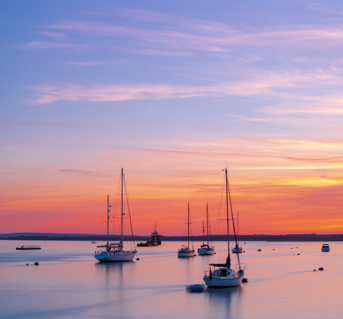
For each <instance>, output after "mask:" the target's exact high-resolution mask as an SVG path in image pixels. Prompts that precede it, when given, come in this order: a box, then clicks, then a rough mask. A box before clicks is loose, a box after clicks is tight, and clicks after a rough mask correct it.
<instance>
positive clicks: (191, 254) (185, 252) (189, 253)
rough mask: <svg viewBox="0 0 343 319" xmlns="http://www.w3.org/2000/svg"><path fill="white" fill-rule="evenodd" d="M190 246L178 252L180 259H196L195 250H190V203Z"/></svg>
mask: <svg viewBox="0 0 343 319" xmlns="http://www.w3.org/2000/svg"><path fill="white" fill-rule="evenodd" d="M187 224H188V244H187V246H182V247H181V249H180V250H179V251H178V252H177V256H178V257H179V258H185V257H186V258H188V257H195V256H196V255H195V253H194V249H190V248H189V224H190V222H189V203H188V223H187Z"/></svg>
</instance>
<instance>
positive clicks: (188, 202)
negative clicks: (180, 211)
mask: <svg viewBox="0 0 343 319" xmlns="http://www.w3.org/2000/svg"><path fill="white" fill-rule="evenodd" d="M188 250H189V202H188Z"/></svg>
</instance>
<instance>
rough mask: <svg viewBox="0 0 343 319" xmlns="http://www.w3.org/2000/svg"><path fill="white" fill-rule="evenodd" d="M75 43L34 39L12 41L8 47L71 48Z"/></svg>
mask: <svg viewBox="0 0 343 319" xmlns="http://www.w3.org/2000/svg"><path fill="white" fill-rule="evenodd" d="M72 46H73V44H71V43H68V42H52V41H32V42H24V43H12V44H10V45H8V47H10V48H13V49H27V50H29V49H51V48H70V47H72Z"/></svg>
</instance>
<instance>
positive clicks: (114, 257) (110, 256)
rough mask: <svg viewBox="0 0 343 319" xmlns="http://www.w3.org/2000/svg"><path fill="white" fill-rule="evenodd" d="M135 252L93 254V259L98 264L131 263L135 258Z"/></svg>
mask: <svg viewBox="0 0 343 319" xmlns="http://www.w3.org/2000/svg"><path fill="white" fill-rule="evenodd" d="M136 253H137V252H136V251H121V252H106V251H103V252H101V253H99V254H95V255H94V257H95V258H96V259H97V260H99V261H100V262H112V261H132V260H133V258H135V256H136Z"/></svg>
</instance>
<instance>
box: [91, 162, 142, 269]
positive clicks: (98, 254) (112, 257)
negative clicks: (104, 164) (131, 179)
mask: <svg viewBox="0 0 343 319" xmlns="http://www.w3.org/2000/svg"><path fill="white" fill-rule="evenodd" d="M120 195H121V239H120V242H119V243H110V242H109V219H110V215H109V212H110V207H111V206H110V204H109V196H108V195H107V243H106V245H100V246H97V248H102V249H100V250H97V251H95V254H94V257H95V258H96V259H97V260H99V261H100V262H112V261H132V260H133V258H134V257H135V255H136V253H137V251H136V250H132V251H129V250H124V245H123V239H124V233H123V225H124V170H123V168H122V169H121V194H120Z"/></svg>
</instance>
